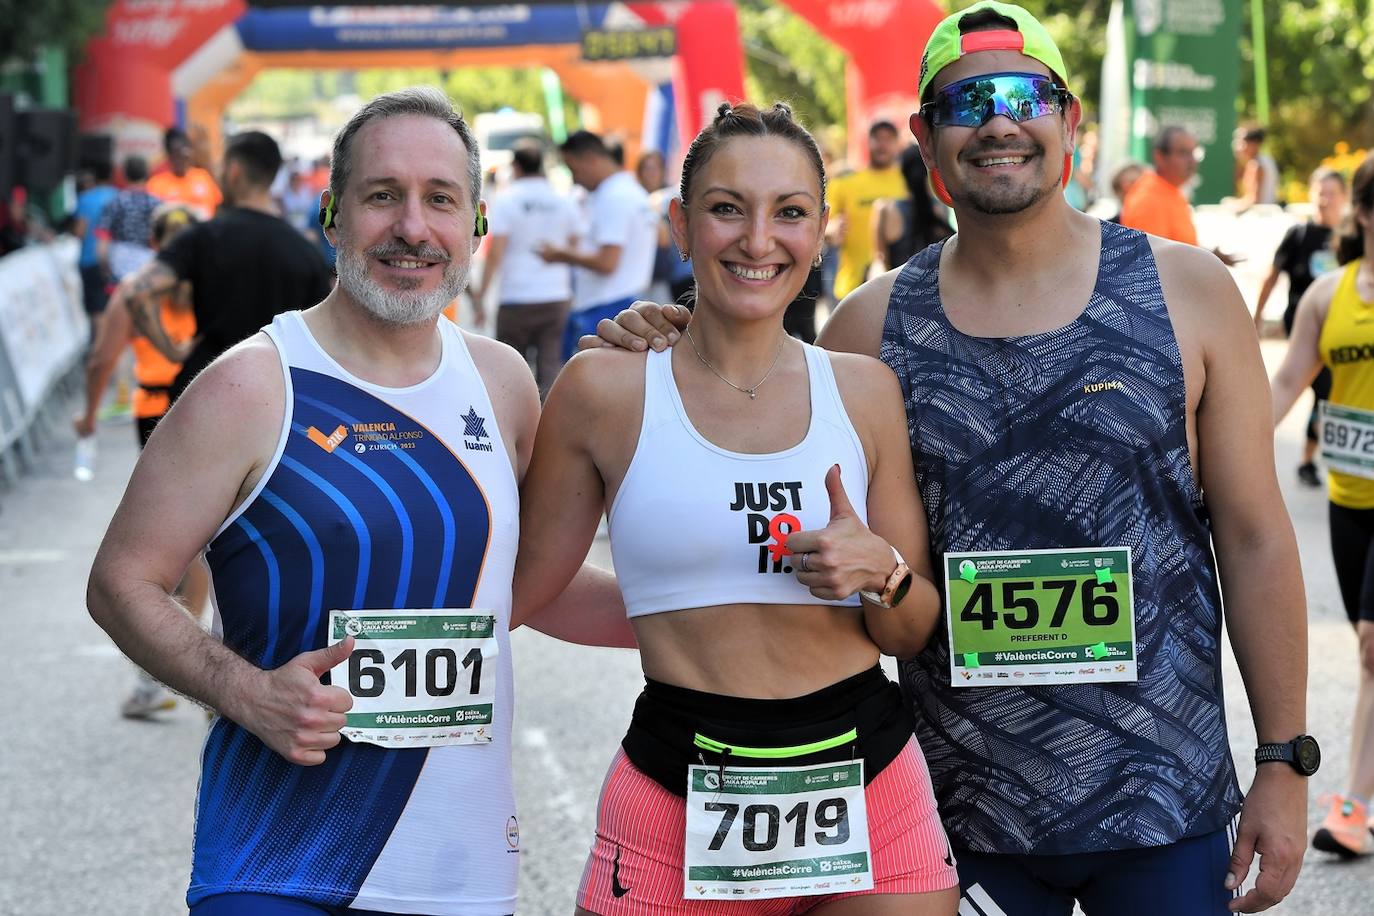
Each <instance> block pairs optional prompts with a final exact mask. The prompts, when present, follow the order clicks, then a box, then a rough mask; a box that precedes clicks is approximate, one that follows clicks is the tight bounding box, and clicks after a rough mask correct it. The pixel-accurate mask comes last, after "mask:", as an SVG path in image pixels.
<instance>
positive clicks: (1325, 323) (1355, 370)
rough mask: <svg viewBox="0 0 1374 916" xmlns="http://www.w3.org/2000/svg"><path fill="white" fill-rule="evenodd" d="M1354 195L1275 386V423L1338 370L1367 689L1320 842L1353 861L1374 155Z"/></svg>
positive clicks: (1368, 463) (1348, 597)
mask: <svg viewBox="0 0 1374 916" xmlns="http://www.w3.org/2000/svg"><path fill="white" fill-rule="evenodd" d="M1352 192H1353V193H1352V199H1351V208H1350V210H1349V212H1348V213H1347V215H1346V217H1345V221H1344V223H1343V224H1342V225H1341V227H1340V229H1339V230H1338V232H1337V235H1336V260H1337V261H1338V262H1339V263H1340V264H1341V265H1342V269H1340V270H1336V271H1330V272H1327V273H1325V274H1322V275H1321V276H1319V277H1317V278H1316V279H1315V280H1313V281H1312V285H1311V286H1309V287H1308V288H1307V292H1306V293H1304V294H1303V297H1302V301H1301V302H1300V303H1299V304H1298V312H1297V316H1296V318H1295V319H1294V321H1293V332H1292V336H1291V337H1290V338H1289V341H1288V353H1287V355H1286V356H1285V357H1284V360H1283V364H1282V365H1281V366H1280V367H1279V370H1278V372H1277V373H1276V374H1275V375H1274V379H1273V386H1272V387H1273V397H1274V423H1275V425H1277V424H1278V422H1279V421H1280V420H1282V419H1283V418H1284V416H1285V415H1286V414H1287V413H1288V411H1289V410H1291V409H1292V407H1293V404H1294V402H1296V401H1297V399H1298V396H1299V395H1300V394H1301V393H1302V390H1303V389H1304V388H1306V387H1307V386H1308V385H1309V384H1311V383H1312V381H1313V379H1315V378H1316V377H1317V374H1318V373H1319V372H1320V371H1321V368H1322V366H1323V365H1325V366H1326V367H1327V368H1328V369H1330V370H1331V390H1330V398H1329V400H1328V402H1327V415H1326V417H1325V418H1324V419H1323V420H1322V422H1321V424H1320V426H1321V428H1320V430H1319V435H1320V438H1321V443H1322V446H1321V447H1322V457H1323V458H1324V459H1325V460H1326V463H1327V474H1328V477H1329V480H1328V492H1329V494H1330V499H1331V507H1330V524H1331V556H1332V559H1333V560H1334V561H1335V565H1336V581H1337V582H1338V583H1339V584H1340V589H1341V600H1342V602H1343V603H1344V604H1345V613H1346V616H1347V617H1349V618H1350V623H1351V625H1352V626H1354V627H1355V634H1356V637H1357V638H1358V642H1359V659H1358V660H1359V665H1360V689H1359V693H1358V694H1357V696H1356V698H1355V715H1354V721H1353V722H1352V724H1351V729H1350V772H1349V774H1348V777H1347V781H1346V791H1345V792H1344V793H1343V794H1341V795H1337V796H1335V797H1333V798H1331V799H1330V800H1329V801H1330V810H1329V811H1328V812H1327V815H1326V819H1325V820H1324V821H1322V825H1321V828H1320V829H1318V830H1317V832H1316V834H1314V835H1313V837H1312V845H1313V846H1315V847H1316V848H1317V849H1320V850H1323V851H1326V852H1334V853H1336V854H1338V855H1341V856H1345V857H1351V856H1357V855H1366V854H1368V853H1369V852H1370V851H1371V838H1370V828H1371V826H1374V825H1372V824H1371V821H1370V818H1369V803H1370V796H1371V794H1374V458H1371V457H1368V456H1374V231H1371V226H1372V224H1374V156H1371V157H1370V158H1367V159H1365V161H1364V162H1363V163H1362V164H1361V165H1360V167H1359V168H1358V169H1356V170H1355V177H1354V181H1353V182H1352Z"/></svg>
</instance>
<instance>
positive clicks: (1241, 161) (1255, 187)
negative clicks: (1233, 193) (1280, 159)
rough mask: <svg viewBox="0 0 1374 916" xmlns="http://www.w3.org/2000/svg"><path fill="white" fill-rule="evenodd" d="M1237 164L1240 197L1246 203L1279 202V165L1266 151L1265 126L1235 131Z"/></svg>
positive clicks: (1249, 204)
mask: <svg viewBox="0 0 1374 916" xmlns="http://www.w3.org/2000/svg"><path fill="white" fill-rule="evenodd" d="M1236 134H1237V137H1236V144H1235V146H1236V167H1237V169H1239V171H1240V180H1239V181H1238V182H1237V184H1238V185H1239V190H1240V200H1241V203H1242V204H1243V205H1244V206H1245V207H1247V208H1248V207H1252V206H1254V205H1255V204H1276V203H1278V202H1279V165H1278V163H1277V162H1275V161H1274V157H1273V156H1271V155H1269V154H1268V153H1266V152H1265V151H1264V138H1265V136H1266V133H1265V130H1264V128H1263V127H1250V128H1241V129H1240V130H1238V131H1236Z"/></svg>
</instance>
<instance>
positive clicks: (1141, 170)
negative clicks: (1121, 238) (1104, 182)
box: [1111, 159, 1145, 223]
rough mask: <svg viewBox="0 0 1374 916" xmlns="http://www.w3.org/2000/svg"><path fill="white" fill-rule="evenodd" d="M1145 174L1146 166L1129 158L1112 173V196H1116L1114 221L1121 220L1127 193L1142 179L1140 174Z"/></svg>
mask: <svg viewBox="0 0 1374 916" xmlns="http://www.w3.org/2000/svg"><path fill="white" fill-rule="evenodd" d="M1144 174H1145V166H1143V165H1141V164H1140V163H1139V162H1136V161H1135V160H1134V159H1128V160H1127V161H1126V162H1125V164H1123V165H1119V166H1117V168H1116V171H1115V172H1113V173H1112V196H1114V197H1115V198H1116V216H1113V217H1112V220H1111V221H1112V222H1114V223H1119V222H1121V205H1122V204H1123V203H1125V201H1126V195H1127V194H1129V193H1130V191H1131V188H1133V187H1135V183H1136V182H1137V181H1139V180H1140V176H1141V175H1144Z"/></svg>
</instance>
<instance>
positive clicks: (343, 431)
mask: <svg viewBox="0 0 1374 916" xmlns="http://www.w3.org/2000/svg"><path fill="white" fill-rule="evenodd" d="M305 434H306V435H307V436H308V437H309V438H310V441H311V442H313V443H315V444H316V445H318V446H319V447H320V448H322V449H324V450H325V451H326V452H329V453H330V454H333V452H334V449H335V448H336V447H337V446H338V444H339V443H340V442H342V441H344V439H345V438H346V437H347V436H348V429H347V428H346V427H345V426H344V425H343V424H339V428H338V429H336V430H334V432H332V433H330V434H329V435H328V436H326V435H325V434H324V433H322V432H320V431H319V430H318V429H316V428H315V427H313V426H312V427H310V428H309V429H307V430H306V431H305Z"/></svg>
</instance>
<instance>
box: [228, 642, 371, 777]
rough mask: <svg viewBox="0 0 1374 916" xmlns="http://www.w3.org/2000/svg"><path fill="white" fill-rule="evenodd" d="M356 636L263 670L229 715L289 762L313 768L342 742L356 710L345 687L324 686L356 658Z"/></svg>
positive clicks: (248, 686)
mask: <svg viewBox="0 0 1374 916" xmlns="http://www.w3.org/2000/svg"><path fill="white" fill-rule="evenodd" d="M353 643H354V640H353V637H352V636H348V637H346V638H344V640H343V641H342V642H337V643H335V644H334V645H332V646H325V647H324V648H323V649H315V650H313V651H310V652H302V653H301V654H300V655H297V656H296V657H295V658H293V659H291V660H290V661H289V662H287V663H286V664H284V665H282V666H281V667H280V668H276V669H273V670H272V671H260V672H258V675H257V676H255V677H254V678H253V680H252V681H250V682H249V684H248V685H247V693H246V695H244V696H241V697H240V698H239V699H240V702H238V703H235V704H234V706H235V709H233V710H225V713H226V715H228V716H229V717H230V718H231V719H233V720H234V721H236V722H238V723H239V724H240V725H242V726H243V727H244V728H246V729H248V730H249V731H250V732H252V733H253V734H255V735H257V736H258V738H259V739H261V740H262V743H263V744H266V745H267V746H268V747H270V748H271V749H272V750H274V751H276V752H277V753H278V754H280V755H281V756H282V757H285V758H286V760H287V761H289V762H290V763H295V764H299V765H301V766H314V765H316V764H320V763H323V762H324V754H325V751H327V750H329V749H330V748H331V747H333V746H334V745H336V744H338V743H339V740H340V738H339V729H341V728H343V727H344V724H345V722H346V721H347V720H346V719H345V717H344V713H346V712H348V710H350V709H352V708H353V697H352V696H350V695H349V693H348V691H347V690H344V689H343V688H342V687H333V686H325V685H324V684H322V683H320V678H321V677H322V676H323V675H324V674H325V673H326V672H327V671H329V670H331V669H333V668H334V667H335V666H336V665H341V664H343V663H344V662H346V661H348V657H349V656H350V655H351V654H352V653H353Z"/></svg>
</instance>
